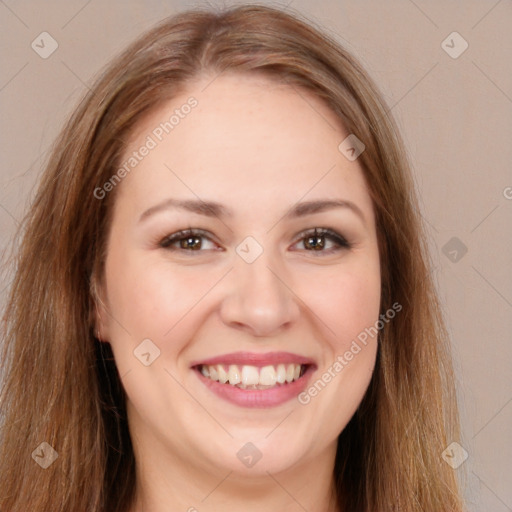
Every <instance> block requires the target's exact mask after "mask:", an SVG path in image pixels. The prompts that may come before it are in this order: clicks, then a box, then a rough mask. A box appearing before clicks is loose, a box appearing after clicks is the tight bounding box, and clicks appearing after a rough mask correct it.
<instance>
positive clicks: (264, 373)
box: [259, 366, 277, 386]
mask: <svg viewBox="0 0 512 512" xmlns="http://www.w3.org/2000/svg"><path fill="white" fill-rule="evenodd" d="M276 382H277V374H276V370H275V368H274V367H273V366H264V367H263V368H262V369H261V370H260V380H259V384H262V385H263V386H273V385H274V384H275V383H276Z"/></svg>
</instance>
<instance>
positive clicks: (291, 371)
mask: <svg viewBox="0 0 512 512" xmlns="http://www.w3.org/2000/svg"><path fill="white" fill-rule="evenodd" d="M294 366H295V365H293V364H290V365H288V368H286V382H291V381H292V380H293V378H294V376H295V367H294ZM299 372H300V367H299Z"/></svg>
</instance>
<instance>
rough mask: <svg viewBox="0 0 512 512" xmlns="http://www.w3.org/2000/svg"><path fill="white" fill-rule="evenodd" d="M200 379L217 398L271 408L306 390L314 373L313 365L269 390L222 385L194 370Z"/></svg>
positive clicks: (245, 404) (237, 403) (246, 405)
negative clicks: (290, 380) (296, 376)
mask: <svg viewBox="0 0 512 512" xmlns="http://www.w3.org/2000/svg"><path fill="white" fill-rule="evenodd" d="M194 371H195V373H196V374H197V376H198V377H199V379H200V380H201V381H202V382H203V384H205V385H206V386H207V387H208V388H209V389H210V390H211V391H213V392H214V393H215V394H216V395H217V396H219V397H220V398H223V399H224V400H227V401H228V402H230V403H232V404H235V405H238V406H240V407H250V408H252V407H254V408H256V407H259V408H269V407H276V406H278V405H281V404H284V403H286V402H288V401H290V400H293V399H294V398H297V396H298V395H299V394H300V393H302V391H304V389H306V386H307V384H308V381H309V378H310V376H311V374H312V373H313V372H314V367H313V366H312V365H310V366H308V367H307V369H306V371H305V372H304V375H303V376H302V377H300V378H299V379H297V380H295V381H293V382H291V383H289V384H282V385H277V386H276V387H274V388H269V389H240V388H238V387H236V386H232V385H231V384H222V383H220V382H218V381H215V380H212V379H209V378H208V377H205V376H204V375H203V374H202V373H201V372H200V371H199V370H197V369H194Z"/></svg>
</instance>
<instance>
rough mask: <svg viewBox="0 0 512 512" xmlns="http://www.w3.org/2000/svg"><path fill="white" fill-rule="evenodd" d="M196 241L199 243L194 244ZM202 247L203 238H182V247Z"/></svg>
mask: <svg viewBox="0 0 512 512" xmlns="http://www.w3.org/2000/svg"><path fill="white" fill-rule="evenodd" d="M194 241H197V244H194ZM187 244H190V245H187ZM200 247H201V240H200V239H199V237H197V236H195V237H190V238H184V239H183V240H182V244H181V248H182V249H187V248H192V249H199V248H200Z"/></svg>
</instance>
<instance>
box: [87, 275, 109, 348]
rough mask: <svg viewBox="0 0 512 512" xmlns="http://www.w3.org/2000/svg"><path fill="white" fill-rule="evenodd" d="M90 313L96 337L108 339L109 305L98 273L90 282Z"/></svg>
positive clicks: (101, 339) (103, 339) (90, 322)
mask: <svg viewBox="0 0 512 512" xmlns="http://www.w3.org/2000/svg"><path fill="white" fill-rule="evenodd" d="M89 291H90V298H91V301H90V302H91V305H90V315H89V325H90V326H91V329H92V330H93V333H94V337H95V338H97V339H98V340H99V341H108V340H109V333H108V325H109V323H108V316H109V315H108V307H107V303H106V294H105V287H104V285H103V283H101V282H100V280H99V279H98V278H97V275H96V274H93V275H92V277H91V283H90V289H89Z"/></svg>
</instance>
